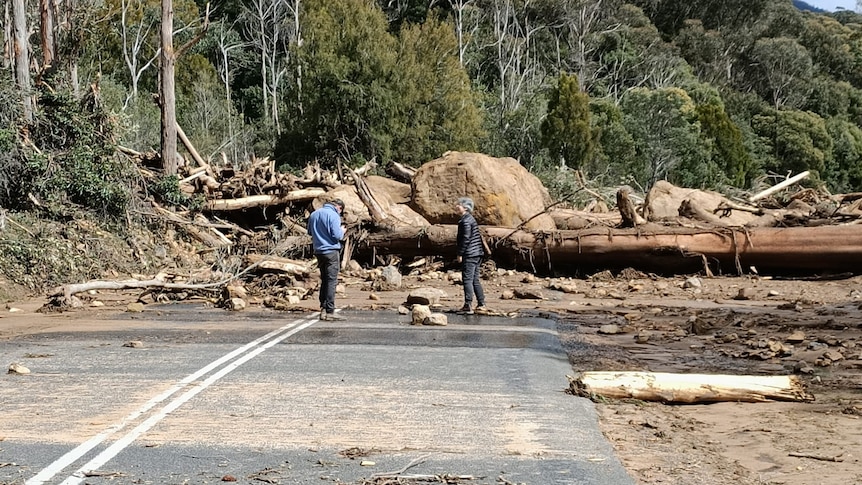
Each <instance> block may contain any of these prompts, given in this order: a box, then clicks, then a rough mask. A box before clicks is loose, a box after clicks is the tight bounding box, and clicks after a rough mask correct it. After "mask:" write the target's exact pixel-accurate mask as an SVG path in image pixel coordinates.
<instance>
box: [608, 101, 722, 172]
mask: <svg viewBox="0 0 862 485" xmlns="http://www.w3.org/2000/svg"><path fill="white" fill-rule="evenodd" d="M622 110H623V114H624V117H623V120H624V124H625V127H626V130H627V131H628V132H629V133H630V134H631V135H632V138H633V139H634V141H635V146H636V150H637V159H636V162H635V164H634V166H633V167H632V168H633V170H632V175H633V177H634V179H635V180H637V181H638V183H639V185H641V186H643V187H646V188H648V187H651V186H652V185H653V184H654V183H655V182H656V181H657V180H661V179H664V178H668V179H671V181H672V182H674V183H679V184H685V185H692V184H694V185H695V186H698V185H701V183H703V182H704V181H705V180H708V179H709V178H710V177H711V176H712V174H713V173H714V170H713V168H712V167H710V153H709V147H706V146H704V144H703V143H702V139H701V138H700V127H699V125H698V123H697V112H696V109H695V105H694V103H693V102H692V100H691V98H690V97H689V96H688V93H686V92H685V91H684V90H682V89H679V88H665V89H656V90H650V89H645V88H635V89H632V90H630V91H629V92H628V93H627V94H626V96H625V97H624V98H623V102H622Z"/></svg>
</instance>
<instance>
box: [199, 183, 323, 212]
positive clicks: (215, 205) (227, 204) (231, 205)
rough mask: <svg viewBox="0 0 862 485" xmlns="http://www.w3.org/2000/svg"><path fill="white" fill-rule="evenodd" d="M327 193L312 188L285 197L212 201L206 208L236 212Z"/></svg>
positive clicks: (274, 196)
mask: <svg viewBox="0 0 862 485" xmlns="http://www.w3.org/2000/svg"><path fill="white" fill-rule="evenodd" d="M325 193H326V190H324V189H321V188H316V187H312V188H307V189H299V190H294V191H291V192H288V193H286V194H284V195H250V196H248V197H240V198H237V199H218V200H210V201H208V202H207V204H206V208H207V210H210V211H234V210H240V209H249V208H252V207H264V206H272V205H279V204H287V203H288V202H296V201H298V200H311V199H314V198H317V197H320V196H321V195H323V194H325Z"/></svg>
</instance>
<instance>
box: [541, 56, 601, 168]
mask: <svg viewBox="0 0 862 485" xmlns="http://www.w3.org/2000/svg"><path fill="white" fill-rule="evenodd" d="M589 103H590V98H589V96H588V95H587V94H586V93H584V92H582V91H581V88H580V86H579V85H578V77H577V76H575V75H568V74H566V73H560V78H559V81H558V84H557V87H556V88H554V89H552V90H551V94H550V99H549V100H548V115H547V117H546V118H545V121H543V122H542V146H544V147H545V148H547V149H548V151H549V152H550V155H551V157H553V158H554V159H556V160H559V161H560V165H568V166H570V167H571V168H574V169H578V168H580V167H581V166H582V165H583V164H584V162H586V161H588V160H590V159H591V158H592V155H593V150H594V146H593V145H594V143H593V134H592V133H591V129H590V106H589Z"/></svg>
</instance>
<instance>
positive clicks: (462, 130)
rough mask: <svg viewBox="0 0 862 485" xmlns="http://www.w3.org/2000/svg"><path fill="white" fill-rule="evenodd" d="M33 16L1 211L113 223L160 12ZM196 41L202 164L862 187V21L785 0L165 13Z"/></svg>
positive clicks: (614, 181) (5, 110)
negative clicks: (441, 161)
mask: <svg viewBox="0 0 862 485" xmlns="http://www.w3.org/2000/svg"><path fill="white" fill-rule="evenodd" d="M38 3H39V4H38V5H37V4H36V2H28V4H27V5H24V2H19V0H15V1H12V0H10V4H12V5H13V7H14V6H16V5H18V10H20V9H21V8H24V9H25V12H24V13H25V14H26V15H25V16H24V18H23V21H24V22H25V24H24V27H26V28H24V29H23V31H22V32H20V33H19V34H15V35H13V33H17V32H18V30H19V28H20V27H19V26H18V24H16V25H15V26H7V27H9V28H5V29H4V32H5V33H6V37H5V42H6V45H7V47H9V46H12V45H13V44H14V43H15V42H23V43H24V44H26V46H27V52H28V53H29V59H30V61H31V62H29V63H28V65H27V67H26V68H25V67H24V66H21V65H20V64H18V63H17V60H16V59H13V58H8V57H7V58H6V59H5V63H6V67H7V69H6V70H5V72H6V74H5V75H3V76H2V78H0V96H2V98H3V99H4V101H6V102H4V103H2V106H0V123H2V126H0V144H2V146H3V148H5V150H2V151H0V154H2V155H0V206H3V207H13V208H14V207H20V206H22V205H26V204H28V203H30V202H28V200H30V201H32V198H28V197H27V194H31V195H35V196H37V199H38V198H42V199H51V198H52V197H53V198H55V199H62V200H68V201H72V202H75V203H79V204H82V205H89V206H91V207H92V208H97V209H100V210H102V211H106V212H113V213H116V210H117V209H121V208H122V207H123V205H124V204H125V203H126V202H127V198H126V197H124V196H123V194H121V193H119V192H118V191H117V190H115V184H116V183H119V181H120V180H125V179H128V173H127V171H128V167H124V166H123V164H122V163H118V161H117V158H116V157H115V156H114V155H113V153H114V150H115V149H116V147H117V146H122V147H125V148H128V149H131V150H136V151H139V152H147V151H158V149H159V144H160V136H161V132H160V112H159V104H158V103H157V102H159V99H158V98H159V94H160V93H159V91H160V84H159V83H160V77H159V76H160V70H159V64H160V59H162V56H161V54H162V52H161V43H160V36H159V30H160V18H161V15H162V3H161V2H158V1H155V0H82V1H80V2H61V3H54V2H50V1H48V0H43V1H41V2H38ZM45 8H48V9H51V11H52V15H53V21H52V22H50V23H46V21H45V15H44V9H45ZM28 9H29V10H28ZM13 10H14V9H13ZM207 12H209V13H207ZM205 18H206V22H207V26H206V27H207V28H206V29H205V30H204V29H203V25H204V19H205ZM11 27H15V28H11ZM201 33H203V35H201V37H200V39H199V41H198V42H195V43H194V44H193V46H192V47H191V48H190V49H189V50H188V51H186V52H183V53H182V55H180V56H178V58H177V59H176V61H177V62H176V70H175V73H176V76H175V77H176V120H177V124H178V125H179V126H180V127H181V128H182V129H183V131H184V132H185V134H187V135H188V137H189V138H190V139H192V140H194V143H195V146H196V148H197V149H198V151H199V152H200V154H201V155H202V156H203V157H204V158H205V159H207V160H216V161H218V160H221V161H227V162H228V163H232V164H235V165H237V166H242V165H243V164H245V163H248V162H249V161H250V160H252V159H253V158H255V157H271V158H273V159H275V160H276V161H277V164H278V166H279V167H280V168H281V169H282V170H284V171H294V170H299V169H301V168H302V167H304V166H305V165H306V164H308V163H309V162H313V161H316V162H319V163H321V164H322V165H324V166H335V165H336V164H337V163H339V162H343V163H348V164H351V165H355V164H361V163H364V162H365V161H368V160H372V159H373V160H377V161H378V163H380V164H381V165H385V164H387V163H390V162H399V163H404V164H407V165H411V166H414V167H416V166H419V165H421V164H423V163H424V162H427V161H429V160H432V159H434V158H436V157H439V156H440V155H441V154H442V153H444V152H445V151H447V150H468V151H480V152H483V153H487V154H489V155H492V156H511V157H515V158H517V159H518V160H519V161H520V162H521V163H522V164H523V165H524V166H526V167H527V168H529V169H530V170H531V171H533V172H534V173H536V174H537V175H539V176H540V177H541V178H543V180H545V182H546V184H547V186H548V187H549V189H551V191H552V192H553V193H554V194H555V195H557V196H558V197H565V196H566V195H567V194H569V195H570V194H571V191H570V190H569V189H571V187H569V186H568V185H567V180H568V177H569V176H570V175H569V174H571V173H572V172H574V171H578V173H579V174H581V176H582V177H585V178H587V179H589V180H591V181H593V182H594V183H595V184H597V185H606V186H615V185H619V184H630V185H632V186H634V187H636V188H638V189H639V190H640V191H645V190H646V189H648V188H649V187H650V186H651V185H652V184H653V183H655V182H656V181H657V180H669V181H671V182H673V183H676V184H681V185H686V186H690V187H709V188H727V187H735V188H741V189H748V188H751V187H752V186H753V185H755V184H757V183H758V181H762V180H763V179H765V178H767V177H769V176H776V177H778V176H780V177H784V176H786V175H787V174H789V173H798V172H801V171H804V170H808V171H811V173H812V179H811V180H812V181H813V183H818V184H821V185H822V186H824V187H825V188H826V189H828V190H830V191H833V192H849V191H862V16H860V15H857V14H856V13H854V12H849V11H842V12H838V13H835V14H827V13H822V12H817V13H815V12H811V11H804V10H801V9H800V8H798V7H797V6H795V5H794V4H792V3H791V1H790V0H756V1H750V0H745V1H742V0H738V1H737V0H733V1H720V2H719V1H716V0H696V1H691V0H685V1H683V0H661V1H657V2H656V1H653V0H649V1H647V0H635V1H633V2H632V3H625V2H622V1H619V0H440V1H431V2H429V1H427V0H426V1H418V0H401V1H389V0H387V1H373V0H304V1H301V2H300V1H299V0H247V1H238V0H221V1H215V2H213V3H212V4H211V5H209V6H208V5H207V4H206V3H205V2H202V1H197V2H195V1H192V0H174V1H173V42H174V43H175V45H183V44H184V43H186V42H188V41H189V40H190V39H193V38H195V36H196V35H199V34H201ZM13 37H14V38H13ZM13 51H14V49H10V48H7V49H6V50H5V52H7V53H11V52H13ZM10 55H11V54H10ZM23 71H27V72H23ZM21 88H23V90H22V89H21ZM21 93H24V95H23V96H22V94H21ZM154 98H155V100H156V101H157V102H154ZM28 106H29V107H28ZM120 212H121V211H120Z"/></svg>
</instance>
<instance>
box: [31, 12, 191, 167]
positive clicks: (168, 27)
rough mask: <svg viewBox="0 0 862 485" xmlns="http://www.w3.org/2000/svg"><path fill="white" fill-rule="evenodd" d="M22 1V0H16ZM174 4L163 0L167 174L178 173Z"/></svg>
mask: <svg viewBox="0 0 862 485" xmlns="http://www.w3.org/2000/svg"><path fill="white" fill-rule="evenodd" d="M16 1H22V0H16ZM173 30H174V6H173V1H172V0H162V25H161V41H162V42H161V43H162V54H161V61H162V66H161V92H160V97H159V101H160V103H161V112H162V168H163V169H164V171H165V174H166V175H176V173H177V168H178V167H177V111H176V110H177V100H176V91H175V86H174V70H175V67H176V61H177V60H176V56H175V55H174V32H173Z"/></svg>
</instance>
